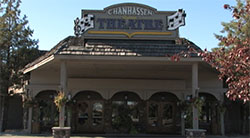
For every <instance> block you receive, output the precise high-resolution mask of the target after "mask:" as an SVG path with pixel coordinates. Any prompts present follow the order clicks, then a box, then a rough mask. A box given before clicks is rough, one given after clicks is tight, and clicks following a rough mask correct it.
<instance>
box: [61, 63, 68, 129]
mask: <svg viewBox="0 0 250 138" xmlns="http://www.w3.org/2000/svg"><path fill="white" fill-rule="evenodd" d="M60 89H61V91H62V92H63V93H64V94H65V95H68V93H67V67H66V61H61V68H60ZM64 115H65V106H63V107H62V108H61V111H60V112H59V127H64V121H65V118H64Z"/></svg>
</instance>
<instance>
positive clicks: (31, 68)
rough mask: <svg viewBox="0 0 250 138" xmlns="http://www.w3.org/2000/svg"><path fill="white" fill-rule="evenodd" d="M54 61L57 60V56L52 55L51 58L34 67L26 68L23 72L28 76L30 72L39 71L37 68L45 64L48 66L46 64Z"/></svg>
mask: <svg viewBox="0 0 250 138" xmlns="http://www.w3.org/2000/svg"><path fill="white" fill-rule="evenodd" d="M53 59H55V56H54V55H51V56H49V57H47V58H45V59H43V60H42V61H40V62H38V63H37V64H34V65H33V66H31V67H28V68H26V69H25V70H24V71H23V73H24V74H26V73H28V72H30V71H32V70H35V69H37V68H39V67H41V66H43V65H44V64H46V63H48V62H50V61H52V60H53Z"/></svg>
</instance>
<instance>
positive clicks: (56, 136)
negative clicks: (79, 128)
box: [52, 127, 70, 138]
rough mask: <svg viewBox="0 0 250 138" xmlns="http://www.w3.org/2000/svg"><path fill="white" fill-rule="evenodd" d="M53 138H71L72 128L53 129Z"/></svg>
mask: <svg viewBox="0 0 250 138" xmlns="http://www.w3.org/2000/svg"><path fill="white" fill-rule="evenodd" d="M52 134H53V138H70V127H53V128H52Z"/></svg>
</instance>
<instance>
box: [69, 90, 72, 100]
mask: <svg viewBox="0 0 250 138" xmlns="http://www.w3.org/2000/svg"><path fill="white" fill-rule="evenodd" d="M71 98H72V95H71V93H70V92H68V100H71Z"/></svg>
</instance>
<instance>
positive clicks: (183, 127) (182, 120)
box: [181, 111, 185, 136]
mask: <svg viewBox="0 0 250 138" xmlns="http://www.w3.org/2000/svg"><path fill="white" fill-rule="evenodd" d="M181 135H182V136H185V118H184V111H181Z"/></svg>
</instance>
